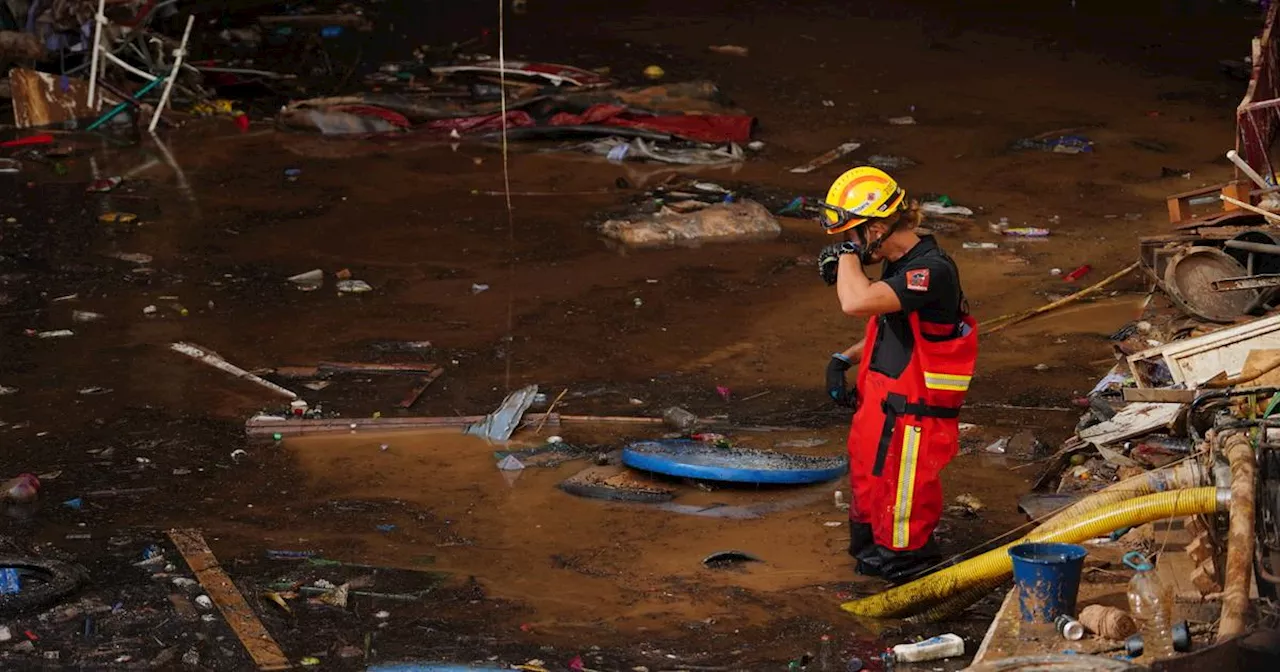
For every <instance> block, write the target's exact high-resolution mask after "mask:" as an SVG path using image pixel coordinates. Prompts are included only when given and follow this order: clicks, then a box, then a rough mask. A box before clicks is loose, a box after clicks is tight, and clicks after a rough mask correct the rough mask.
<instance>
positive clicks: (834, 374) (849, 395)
mask: <svg viewBox="0 0 1280 672" xmlns="http://www.w3.org/2000/svg"><path fill="white" fill-rule="evenodd" d="M850 368H853V362H852V361H850V360H849V358H848V357H845V356H844V355H842V354H840V353H836V354H834V355H831V361H830V362H828V363H827V396H829V397H831V400H832V401H834V402H836V404H838V405H840V406H844V407H846V408H852V407H853V402H854V400H856V399H857V398H858V391H857V390H856V389H851V388H849V386H848V384H847V383H846V382H845V379H844V374H845V372H846V371H848V370H849V369H850Z"/></svg>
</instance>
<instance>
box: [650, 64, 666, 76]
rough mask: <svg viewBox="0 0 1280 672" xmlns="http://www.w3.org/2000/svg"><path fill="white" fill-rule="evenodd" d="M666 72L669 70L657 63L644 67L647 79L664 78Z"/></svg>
mask: <svg viewBox="0 0 1280 672" xmlns="http://www.w3.org/2000/svg"><path fill="white" fill-rule="evenodd" d="M666 74H667V71H666V70H663V69H662V68H661V67H660V66H657V65H651V66H649V67H647V68H645V69H644V76H645V78H646V79H662V78H663V77H664V76H666Z"/></svg>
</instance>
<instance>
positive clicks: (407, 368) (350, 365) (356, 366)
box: [317, 362, 440, 376]
mask: <svg viewBox="0 0 1280 672" xmlns="http://www.w3.org/2000/svg"><path fill="white" fill-rule="evenodd" d="M317 366H318V367H319V369H320V370H321V371H324V372H336V373H393V374H409V375H418V376H430V375H440V374H439V372H440V367H439V366H438V365H436V364H381V363H377V362H320V363H319V364H318V365H317Z"/></svg>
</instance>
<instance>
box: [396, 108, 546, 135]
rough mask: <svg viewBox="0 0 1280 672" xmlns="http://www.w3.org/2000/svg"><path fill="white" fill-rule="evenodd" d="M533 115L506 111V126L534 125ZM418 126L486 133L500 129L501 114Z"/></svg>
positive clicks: (431, 122) (438, 129)
mask: <svg viewBox="0 0 1280 672" xmlns="http://www.w3.org/2000/svg"><path fill="white" fill-rule="evenodd" d="M536 125H537V124H535V123H534V121H533V117H531V116H529V113H528V112H525V111H523V110H512V111H510V112H507V128H522V127H527V126H536ZM419 128H422V129H425V130H428V131H446V132H447V131H457V132H458V133H463V134H465V133H486V132H488V131H500V130H502V114H501V113H498V114H485V115H481V116H478V117H455V118H453V119H437V120H435V121H429V122H427V123H425V124H422V125H421V126H420V127H419Z"/></svg>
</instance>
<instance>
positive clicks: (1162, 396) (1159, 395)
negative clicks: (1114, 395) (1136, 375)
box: [1123, 387, 1196, 404]
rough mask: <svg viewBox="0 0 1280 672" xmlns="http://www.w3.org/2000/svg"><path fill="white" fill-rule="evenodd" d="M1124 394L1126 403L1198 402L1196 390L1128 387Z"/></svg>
mask: <svg viewBox="0 0 1280 672" xmlns="http://www.w3.org/2000/svg"><path fill="white" fill-rule="evenodd" d="M1123 392H1124V400H1125V401H1139V402H1146V403H1152V404H1189V403H1191V402H1193V401H1195V400H1196V391H1195V390H1170V389H1166V388H1157V387H1145V388H1143V387H1126V388H1124V390H1123Z"/></svg>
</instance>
